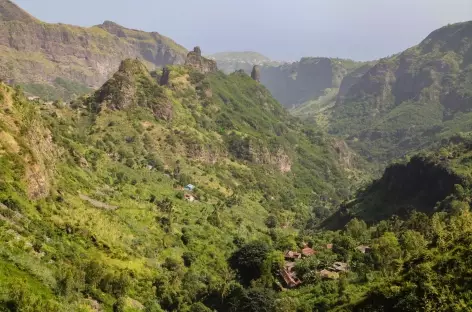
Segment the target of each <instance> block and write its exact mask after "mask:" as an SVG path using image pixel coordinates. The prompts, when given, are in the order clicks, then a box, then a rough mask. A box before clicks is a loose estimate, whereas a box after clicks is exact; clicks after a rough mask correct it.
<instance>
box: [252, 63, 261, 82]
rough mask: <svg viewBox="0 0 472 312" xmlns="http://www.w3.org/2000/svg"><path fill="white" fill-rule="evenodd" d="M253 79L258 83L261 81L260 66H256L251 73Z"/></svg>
mask: <svg viewBox="0 0 472 312" xmlns="http://www.w3.org/2000/svg"><path fill="white" fill-rule="evenodd" d="M251 78H252V79H254V80H255V81H257V82H260V81H261V68H260V67H259V65H254V67H253V68H252V72H251Z"/></svg>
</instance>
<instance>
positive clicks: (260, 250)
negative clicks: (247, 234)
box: [229, 241, 270, 285]
mask: <svg viewBox="0 0 472 312" xmlns="http://www.w3.org/2000/svg"><path fill="white" fill-rule="evenodd" d="M269 252H270V248H269V246H268V245H267V244H266V243H265V242H262V241H254V242H251V243H248V244H246V245H244V246H243V247H241V248H240V249H239V250H237V251H236V252H234V253H233V255H232V256H231V258H230V259H229V263H230V265H231V267H232V268H233V269H235V270H237V271H238V273H239V276H240V278H241V282H242V283H243V284H246V285H248V284H249V283H250V282H251V281H252V280H254V279H258V278H259V277H260V276H261V273H262V272H261V268H262V264H263V263H264V261H265V260H266V258H267V255H268V254H269Z"/></svg>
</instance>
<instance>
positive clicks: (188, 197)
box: [184, 194, 195, 202]
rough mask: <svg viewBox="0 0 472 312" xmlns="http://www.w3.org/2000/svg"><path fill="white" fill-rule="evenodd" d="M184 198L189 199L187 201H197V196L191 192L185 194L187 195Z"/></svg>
mask: <svg viewBox="0 0 472 312" xmlns="http://www.w3.org/2000/svg"><path fill="white" fill-rule="evenodd" d="M184 198H185V200H187V201H189V202H193V201H195V197H194V196H193V195H191V194H185V195H184Z"/></svg>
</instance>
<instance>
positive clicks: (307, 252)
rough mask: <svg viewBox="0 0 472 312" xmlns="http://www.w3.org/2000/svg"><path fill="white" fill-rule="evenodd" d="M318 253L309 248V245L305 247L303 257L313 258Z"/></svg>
mask: <svg viewBox="0 0 472 312" xmlns="http://www.w3.org/2000/svg"><path fill="white" fill-rule="evenodd" d="M315 253H316V251H314V250H313V249H311V248H310V247H308V245H306V244H305V247H304V248H303V249H302V255H303V256H304V257H311V256H313V255H314V254H315Z"/></svg>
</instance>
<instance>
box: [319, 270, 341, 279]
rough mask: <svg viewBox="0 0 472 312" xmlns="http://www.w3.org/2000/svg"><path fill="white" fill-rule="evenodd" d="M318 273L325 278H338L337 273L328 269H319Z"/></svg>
mask: <svg viewBox="0 0 472 312" xmlns="http://www.w3.org/2000/svg"><path fill="white" fill-rule="evenodd" d="M318 274H320V277H321V278H325V279H338V278H339V273H336V272H332V271H329V270H326V269H325V270H321V271H320V272H319V273H318Z"/></svg>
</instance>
